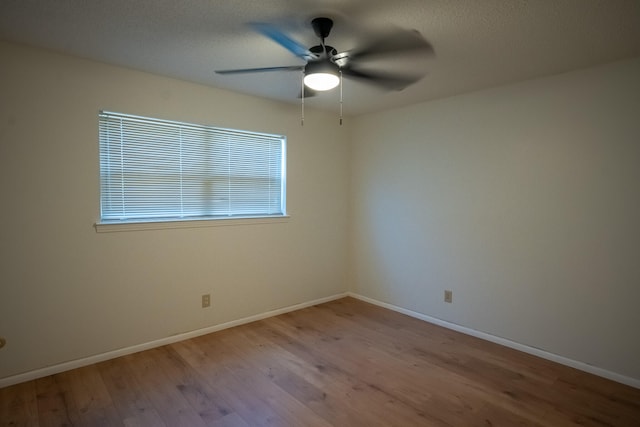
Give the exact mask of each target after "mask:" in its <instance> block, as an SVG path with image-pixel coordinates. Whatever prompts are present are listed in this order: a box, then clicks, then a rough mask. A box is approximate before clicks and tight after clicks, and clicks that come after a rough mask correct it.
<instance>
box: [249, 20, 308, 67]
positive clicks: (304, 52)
mask: <svg viewBox="0 0 640 427" xmlns="http://www.w3.org/2000/svg"><path fill="white" fill-rule="evenodd" d="M250 25H251V27H253V28H254V29H255V30H256V31H258V32H259V33H260V34H262V35H264V36H266V37H269V38H270V39H271V40H273V41H274V42H276V43H278V44H279V45H280V46H282V47H284V48H285V49H287V50H288V51H289V52H291V53H293V54H294V55H295V56H297V57H298V58H302V59H304V60H305V61H308V60H310V59H316V58H318V55H316V54H314V53H313V52H311V51H310V50H309V49H307V48H306V47H305V46H304V45H302V44H300V43H298V42H297V41H295V40H293V39H292V38H291V37H289V36H288V35H286V34H285V33H283V32H282V31H280V30H279V29H278V28H276V27H275V26H273V25H271V24H267V23H264V22H252V23H251V24H250Z"/></svg>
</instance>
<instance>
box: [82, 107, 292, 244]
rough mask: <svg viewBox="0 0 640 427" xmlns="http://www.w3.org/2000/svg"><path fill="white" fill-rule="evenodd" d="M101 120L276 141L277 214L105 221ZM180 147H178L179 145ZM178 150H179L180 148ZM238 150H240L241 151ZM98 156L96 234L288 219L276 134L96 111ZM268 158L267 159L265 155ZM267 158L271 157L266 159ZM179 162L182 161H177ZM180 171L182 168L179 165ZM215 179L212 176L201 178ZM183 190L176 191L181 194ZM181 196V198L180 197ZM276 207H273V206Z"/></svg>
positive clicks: (284, 141)
mask: <svg viewBox="0 0 640 427" xmlns="http://www.w3.org/2000/svg"><path fill="white" fill-rule="evenodd" d="M103 117H114V118H115V117H117V118H124V119H132V120H135V121H148V122H149V123H154V124H160V125H167V127H170V126H174V127H175V126H178V127H188V128H196V129H200V130H203V131H206V132H214V133H215V132H219V133H221V134H228V135H231V134H241V135H243V138H246V137H247V135H249V136H250V135H256V140H258V139H265V138H266V139H271V138H272V139H274V142H277V141H275V140H280V143H281V144H282V146H281V151H280V159H279V163H280V170H279V171H280V188H281V189H280V209H279V210H280V212H279V213H275V214H271V213H269V214H267V213H264V214H232V213H231V214H229V215H219V214H217V215H194V216H186V217H184V216H181V215H180V213H179V212H177V211H176V212H174V214H175V216H174V215H172V216H162V217H157V216H156V217H136V218H124V219H111V218H109V219H105V218H104V216H103V200H104V194H103V189H104V185H103V180H104V176H105V174H104V173H103V140H102V133H103V129H102V121H103ZM158 137H159V135H155V136H154V137H153V138H158ZM180 144H183V141H180ZM181 147H182V145H181ZM181 150H182V148H181ZM241 150H242V149H241ZM98 156H99V159H98V160H99V165H98V172H99V182H100V186H99V187H100V188H99V192H98V194H99V203H100V209H99V212H100V213H99V215H98V218H99V219H98V220H97V221H96V222H95V223H94V227H95V230H96V232H99V233H100V232H112V231H135V230H156V229H176V228H201V227H211V226H227V225H241V224H242V225H253V224H269V223H280V222H286V221H287V220H288V219H289V218H290V217H289V215H288V214H287V204H286V193H287V191H286V190H287V186H286V176H287V175H286V173H287V138H286V136H284V135H276V134H269V133H264V132H254V131H245V130H236V129H229V128H220V127H216V126H211V125H200V124H194V123H187V122H179V121H173V120H165V119H157V118H152V117H144V116H137V115H132V114H126V113H118V112H112V111H104V110H100V111H99V114H98ZM269 156H271V155H270V154H269ZM269 158H271V157H269ZM180 162H182V159H181V160H180ZM181 169H182V166H181ZM207 171H208V172H213V170H212V169H207ZM205 177H207V178H209V179H211V178H212V177H215V176H213V175H203V178H205ZM180 181H182V172H180ZM182 191H183V190H180V192H181V194H182ZM181 197H182V196H181ZM276 206H277V205H276Z"/></svg>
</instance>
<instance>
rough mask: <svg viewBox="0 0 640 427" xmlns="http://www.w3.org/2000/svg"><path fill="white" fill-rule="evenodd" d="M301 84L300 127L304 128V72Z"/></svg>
mask: <svg viewBox="0 0 640 427" xmlns="http://www.w3.org/2000/svg"><path fill="white" fill-rule="evenodd" d="M300 83H301V91H302V92H301V94H300V99H302V116H301V117H300V126H304V71H303V72H302V79H301V80H300Z"/></svg>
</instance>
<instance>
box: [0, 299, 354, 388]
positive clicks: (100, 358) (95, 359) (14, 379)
mask: <svg viewBox="0 0 640 427" xmlns="http://www.w3.org/2000/svg"><path fill="white" fill-rule="evenodd" d="M346 296H347V293H341V294H336V295H331V296H328V297H325V298H319V299H316V300H313V301H308V302H304V303H300V304H295V305H291V306H288V307H283V308H279V309H277V310H271V311H267V312H264V313H260V314H256V315H253V316H249V317H245V318H242V319H238V320H232V321H230V322H226V323H221V324H219V325H214V326H210V327H207V328H202V329H196V330H195V331H190V332H185V333H181V334H176V335H172V336H169V337H166V338H162V339H159V340H155V341H151V342H147V343H143V344H138V345H134V346H131V347H125V348H121V349H118V350H113V351H108V352H106V353H101V354H96V355H94V356H89V357H83V358H81V359H76V360H71V361H68V362H64V363H59V364H56V365H52V366H47V367H45V368H41V369H36V370H33V371H29V372H24V373H22V374H18V375H13V376H10V377H5V378H0V388H3V387H8V386H10V385H13V384H19V383H22V382H25V381H30V380H35V379H38V378H42V377H46V376H49V375H54V374H58V373H60V372H64V371H68V370H71V369H75V368H81V367H83V366H87V365H92V364H94V363H99V362H104V361H105V360H110V359H115V358H116V357H120V356H126V355H127V354H132V353H138V352H140V351H144V350H149V349H152V348H156V347H161V346H163V345H167V344H172V343H174V342H178V341H183V340H187V339H190V338H195V337H198V336H200V335H206V334H210V333H212V332H217V331H221V330H223V329H228V328H233V327H234V326H239V325H244V324H246V323H251V322H255V321H256V320H262V319H266V318H268V317H273V316H278V315H280V314H284V313H289V312H291V311H296V310H300V309H303V308H307V307H311V306H312V305H317V304H322V303H325V302H329V301H333V300H336V299H340V298H344V297H346Z"/></svg>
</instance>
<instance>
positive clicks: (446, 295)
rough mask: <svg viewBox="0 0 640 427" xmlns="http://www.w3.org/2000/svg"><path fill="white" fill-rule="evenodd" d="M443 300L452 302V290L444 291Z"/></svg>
mask: <svg viewBox="0 0 640 427" xmlns="http://www.w3.org/2000/svg"><path fill="white" fill-rule="evenodd" d="M444 302H448V303H452V302H453V291H444Z"/></svg>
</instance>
